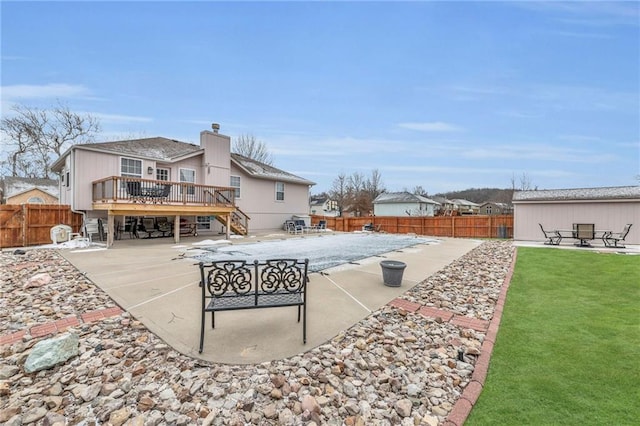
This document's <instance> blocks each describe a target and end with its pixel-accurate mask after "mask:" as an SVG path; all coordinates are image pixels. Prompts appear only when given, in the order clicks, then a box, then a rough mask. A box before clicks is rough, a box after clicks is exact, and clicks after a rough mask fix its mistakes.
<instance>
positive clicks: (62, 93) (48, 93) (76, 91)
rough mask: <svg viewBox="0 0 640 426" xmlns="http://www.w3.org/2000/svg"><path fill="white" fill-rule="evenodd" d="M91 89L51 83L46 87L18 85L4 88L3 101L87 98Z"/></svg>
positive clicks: (45, 85) (75, 85)
mask: <svg viewBox="0 0 640 426" xmlns="http://www.w3.org/2000/svg"><path fill="white" fill-rule="evenodd" d="M89 93H90V91H89V89H88V88H86V87H85V86H82V85H77V84H64V83H51V84H44V85H35V84H16V85H12V86H2V97H3V100H5V101H6V100H14V99H43V98H72V97H80V96H87V95H88V94H89Z"/></svg>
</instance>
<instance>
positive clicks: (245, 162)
mask: <svg viewBox="0 0 640 426" xmlns="http://www.w3.org/2000/svg"><path fill="white" fill-rule="evenodd" d="M231 159H232V160H234V161H235V162H236V164H237V165H238V166H240V167H241V168H242V169H244V170H245V171H246V172H247V173H249V174H250V175H251V176H253V177H255V178H260V179H270V180H282V181H287V182H294V183H301V184H304V185H315V182H312V181H310V180H307V179H304V178H301V177H300V176H296V175H294V174H291V173H289V172H285V171H284V170H280V169H278V168H275V167H273V166H270V165H268V164H264V163H261V162H259V161H256V160H253V159H251V158H249V157H245V156H244V155H240V154H235V153H231Z"/></svg>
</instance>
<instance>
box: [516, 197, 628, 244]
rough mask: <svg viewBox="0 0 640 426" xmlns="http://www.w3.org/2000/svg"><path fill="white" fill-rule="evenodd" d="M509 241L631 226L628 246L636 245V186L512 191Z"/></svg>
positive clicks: (614, 229) (537, 239) (531, 239)
mask: <svg viewBox="0 0 640 426" xmlns="http://www.w3.org/2000/svg"><path fill="white" fill-rule="evenodd" d="M513 207H514V219H513V220H514V225H513V238H514V239H515V240H522V241H542V240H543V235H542V231H541V230H540V224H542V226H543V227H544V228H545V230H546V229H547V228H548V229H551V230H554V229H569V230H570V229H572V228H573V224H574V223H593V224H594V225H595V229H596V230H608V231H612V232H621V231H622V230H623V228H624V226H625V225H626V224H632V225H633V226H632V227H631V230H630V232H629V234H628V235H627V238H626V243H628V244H640V186H619V187H602V188H579V189H548V190H537V191H516V192H515V193H514V194H513Z"/></svg>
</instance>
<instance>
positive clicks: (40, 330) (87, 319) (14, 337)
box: [0, 306, 124, 345]
mask: <svg viewBox="0 0 640 426" xmlns="http://www.w3.org/2000/svg"><path fill="white" fill-rule="evenodd" d="M123 312H124V311H123V310H122V309H121V308H120V307H118V306H116V307H114V308H106V309H97V310H95V311H91V312H86V313H84V314H80V315H77V316H74V315H72V316H69V317H66V318H62V319H60V320H57V321H53V322H48V323H46V324H38V325H34V326H33V327H31V328H28V329H26V330H20V331H16V332H14V333H11V334H6V335H4V336H0V345H11V344H13V343H16V342H19V341H20V340H22V338H24V337H25V336H27V335H29V336H31V337H32V338H37V337H44V336H48V335H54V334H56V333H61V332H63V331H65V330H66V329H68V328H69V327H76V326H78V325H80V324H83V323H91V322H95V321H100V320H102V319H104V318H110V317H115V316H118V315H121V314H122V313H123Z"/></svg>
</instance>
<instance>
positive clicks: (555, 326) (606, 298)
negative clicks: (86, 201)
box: [465, 248, 640, 425]
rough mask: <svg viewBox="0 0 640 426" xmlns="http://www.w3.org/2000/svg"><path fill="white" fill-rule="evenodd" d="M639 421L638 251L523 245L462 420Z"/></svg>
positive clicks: (533, 422)
mask: <svg viewBox="0 0 640 426" xmlns="http://www.w3.org/2000/svg"><path fill="white" fill-rule="evenodd" d="M523 424H524V425H637V424H640V256H632V255H621V254H613V253H611V254H599V253H595V252H591V251H580V250H557V249H551V248H544V249H542V248H518V259H517V263H516V267H515V271H514V275H513V278H512V280H511V286H510V287H509V293H508V296H507V300H506V305H505V309H504V313H503V316H502V322H501V324H500V329H499V331H498V337H497V341H496V344H495V347H494V351H493V355H492V357H491V363H490V366H489V373H488V376H487V382H486V383H485V387H484V389H483V391H482V394H481V395H480V399H479V401H478V403H477V404H476V406H475V407H474V408H473V410H472V411H471V415H470V416H469V419H468V420H467V422H466V423H465V425H523Z"/></svg>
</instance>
